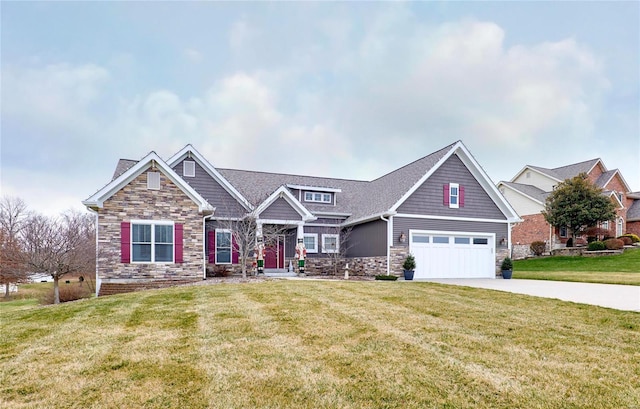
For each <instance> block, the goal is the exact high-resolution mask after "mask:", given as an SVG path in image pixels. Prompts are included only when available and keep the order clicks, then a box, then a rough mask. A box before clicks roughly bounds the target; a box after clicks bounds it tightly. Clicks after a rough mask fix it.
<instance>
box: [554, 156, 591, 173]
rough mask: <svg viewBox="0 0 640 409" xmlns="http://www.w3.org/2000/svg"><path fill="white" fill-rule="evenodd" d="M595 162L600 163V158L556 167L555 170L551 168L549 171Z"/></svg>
mask: <svg viewBox="0 0 640 409" xmlns="http://www.w3.org/2000/svg"><path fill="white" fill-rule="evenodd" d="M597 161H602V159H601V158H594V159H588V160H583V161H581V162H576V163H570V164H568V165H564V166H558V167H557V168H551V170H558V169H564V168H568V167H570V166H576V165H582V164H583V163H589V162H597Z"/></svg>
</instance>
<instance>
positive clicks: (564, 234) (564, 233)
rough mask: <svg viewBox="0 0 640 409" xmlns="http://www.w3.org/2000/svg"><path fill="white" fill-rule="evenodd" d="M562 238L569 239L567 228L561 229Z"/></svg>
mask: <svg viewBox="0 0 640 409" xmlns="http://www.w3.org/2000/svg"><path fill="white" fill-rule="evenodd" d="M560 237H563V238H564V237H567V226H562V227H560Z"/></svg>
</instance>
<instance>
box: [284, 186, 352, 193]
mask: <svg viewBox="0 0 640 409" xmlns="http://www.w3.org/2000/svg"><path fill="white" fill-rule="evenodd" d="M286 186H287V187H288V188H289V189H296V190H300V191H302V190H304V191H315V192H332V193H341V192H342V189H336V188H332V187H320V186H305V185H293V184H287V185H286Z"/></svg>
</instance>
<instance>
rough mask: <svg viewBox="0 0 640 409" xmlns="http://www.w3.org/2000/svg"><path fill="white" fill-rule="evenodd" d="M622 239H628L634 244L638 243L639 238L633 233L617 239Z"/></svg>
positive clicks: (639, 241)
mask: <svg viewBox="0 0 640 409" xmlns="http://www.w3.org/2000/svg"><path fill="white" fill-rule="evenodd" d="M622 237H629V238H630V239H631V241H632V242H634V243H640V237H638V236H637V235H636V234H633V233H627V234H623V235H622V236H620V237H618V238H622Z"/></svg>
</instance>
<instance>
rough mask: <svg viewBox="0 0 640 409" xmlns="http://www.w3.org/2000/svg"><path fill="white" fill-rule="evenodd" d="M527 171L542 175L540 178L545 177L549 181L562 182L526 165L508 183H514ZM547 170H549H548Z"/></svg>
mask: <svg viewBox="0 0 640 409" xmlns="http://www.w3.org/2000/svg"><path fill="white" fill-rule="evenodd" d="M527 169H528V170H530V171H534V172H536V173H537V174H539V175H542V176H544V177H546V178H549V179H552V180H555V181H557V182H562V180H560V179H558V178H557V177H555V176H551V175H549V174H547V173H544V172H543V171H541V170H538V169H534V168H532V167H530V166H529V165H526V166H525V167H524V168H522V170H520V172H518V173H516V175H515V176H514V177H512V178H511V180H510V181H509V182H512V183H515V182H514V181H515V180H516V179H518V178H519V177H520V175H522V173H523V172H524V171H525V170H527ZM549 170H551V169H549Z"/></svg>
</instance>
